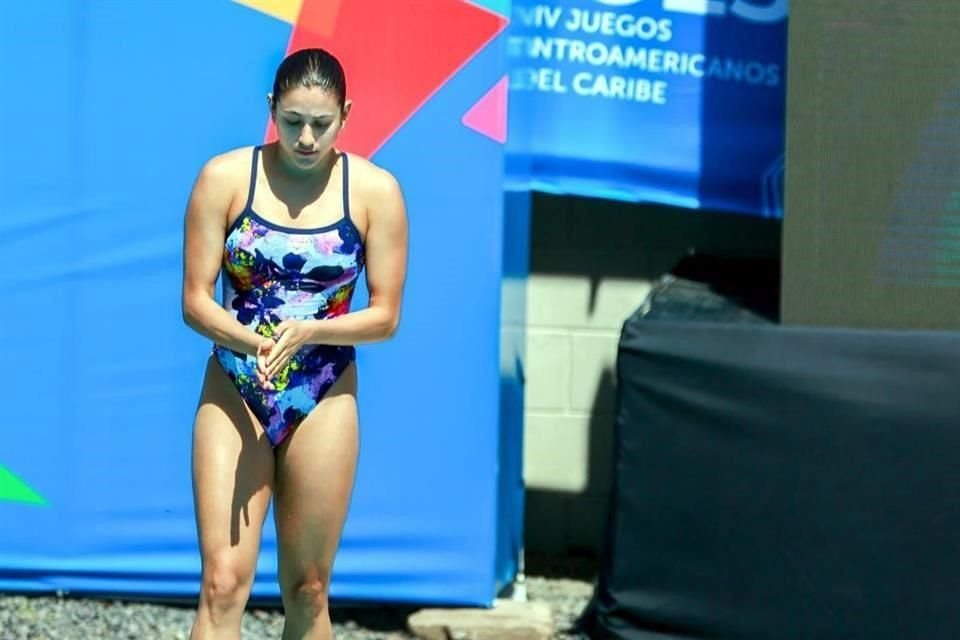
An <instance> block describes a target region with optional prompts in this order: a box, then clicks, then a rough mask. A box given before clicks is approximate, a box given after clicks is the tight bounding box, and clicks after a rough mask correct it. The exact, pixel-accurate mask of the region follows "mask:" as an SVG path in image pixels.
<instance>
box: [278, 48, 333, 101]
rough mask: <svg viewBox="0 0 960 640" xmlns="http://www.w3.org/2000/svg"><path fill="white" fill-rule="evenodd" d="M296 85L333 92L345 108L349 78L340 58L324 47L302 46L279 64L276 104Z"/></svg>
mask: <svg viewBox="0 0 960 640" xmlns="http://www.w3.org/2000/svg"><path fill="white" fill-rule="evenodd" d="M297 87H320V88H321V89H324V90H325V91H330V92H332V93H333V94H334V95H335V96H336V97H337V101H338V102H339V103H340V108H341V109H343V105H344V102H345V101H346V99H347V79H346V76H345V75H344V73H343V66H341V64H340V61H339V60H337V58H336V57H335V56H334V55H333V54H332V53H330V52H329V51H327V50H325V49H300V50H299V51H295V52H293V53H291V54H290V55H288V56H287V57H286V58H284V59H283V62H281V63H280V66H279V67H277V75H276V76H275V77H274V79H273V103H272V104H271V106H272V107H273V108H276V106H277V102H278V101H279V100H280V98H281V97H282V96H283V94H284V93H286V92H287V91H290V90H291V89H296V88H297Z"/></svg>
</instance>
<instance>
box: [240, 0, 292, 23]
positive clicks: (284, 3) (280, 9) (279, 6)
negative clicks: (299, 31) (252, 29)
mask: <svg viewBox="0 0 960 640" xmlns="http://www.w3.org/2000/svg"><path fill="white" fill-rule="evenodd" d="M233 1H234V2H236V3H237V4H242V5H244V6H245V7H250V8H251V9H255V10H256V11H260V12H262V13H265V14H267V15H268V16H273V17H274V18H277V19H278V20H283V21H284V22H289V23H290V24H296V23H297V18H298V17H300V7H301V6H303V0H233Z"/></svg>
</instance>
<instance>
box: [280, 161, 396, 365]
mask: <svg viewBox="0 0 960 640" xmlns="http://www.w3.org/2000/svg"><path fill="white" fill-rule="evenodd" d="M375 175H376V179H375V181H372V182H375V184H371V186H370V189H369V192H368V201H369V206H368V207H367V211H368V214H367V233H366V238H365V240H364V254H365V256H366V270H367V290H368V291H369V293H370V303H369V305H368V306H367V307H366V308H365V309H361V310H359V311H352V312H350V313H346V314H344V315H342V316H339V317H336V318H330V319H327V320H300V321H290V320H285V321H283V322H281V323H280V324H278V325H277V327H276V329H275V330H274V335H275V336H276V335H279V336H280V338H279V339H278V340H277V344H276V346H275V347H274V348H273V349H272V350H271V352H270V354H269V356H268V357H267V378H268V379H269V378H272V377H273V376H274V375H276V374H277V373H278V372H279V371H280V370H281V369H282V367H283V366H284V364H286V362H287V360H288V359H289V358H290V357H291V356H292V355H293V353H295V352H296V351H297V350H298V349H299V348H300V347H302V346H303V345H305V344H330V345H354V344H363V343H369V342H379V341H381V340H386V339H388V338H390V337H391V336H393V334H394V333H396V331H397V326H398V325H399V324H400V302H401V298H402V296H403V284H404V281H405V279H406V272H407V211H406V205H405V204H404V201H403V194H402V192H401V190H400V185H399V184H398V183H397V180H396V178H394V177H393V176H392V175H391V174H390V173H388V172H387V171H384V170H382V169H380V170H378V171H377V172H376V174H375Z"/></svg>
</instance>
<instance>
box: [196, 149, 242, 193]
mask: <svg viewBox="0 0 960 640" xmlns="http://www.w3.org/2000/svg"><path fill="white" fill-rule="evenodd" d="M252 154H253V147H252V146H247V147H238V148H236V149H231V150H229V151H225V152H223V153H219V154H217V155H215V156H213V157H211V158H210V159H208V160H207V161H206V162H205V163H204V164H203V167H202V168H201V169H200V177H201V178H202V179H206V180H208V181H210V182H212V183H215V184H217V185H218V186H226V185H233V184H236V182H237V181H238V180H239V181H241V182H245V181H246V180H248V179H249V177H250V161H251V158H252Z"/></svg>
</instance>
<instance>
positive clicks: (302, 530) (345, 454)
mask: <svg viewBox="0 0 960 640" xmlns="http://www.w3.org/2000/svg"><path fill="white" fill-rule="evenodd" d="M356 388H357V378H356V365H355V364H351V365H350V366H349V367H347V369H346V370H345V371H344V372H343V374H342V375H341V376H340V378H339V379H338V380H337V382H336V383H334V385H333V386H332V387H331V388H330V390H329V391H328V392H327V394H326V395H325V396H324V397H323V399H322V400H321V401H320V403H319V404H318V405H317V406H316V407H315V408H314V409H313V410H312V411H311V412H310V414H309V415H308V416H307V417H306V418H305V419H304V420H303V422H301V423H300V425H299V426H297V428H295V429H294V430H293V431H292V432H291V433H290V435H289V436H287V438H286V439H285V440H284V442H282V443H281V445H280V446H279V447H278V448H277V450H276V453H277V471H276V495H275V498H274V516H275V518H276V527H277V543H278V553H279V568H280V583H281V587H283V588H285V589H291V588H297V587H298V586H299V585H298V583H299V582H302V581H307V582H316V581H319V582H323V583H325V582H326V581H327V580H328V579H329V572H330V570H331V568H332V565H333V557H334V554H335V553H336V550H337V547H338V545H339V543H340V534H341V531H342V529H343V523H344V520H345V519H346V515H347V509H348V506H349V503H350V497H351V494H352V492H353V483H354V475H355V473H356V465H357V455H358V451H359V427H358V414H357V399H356ZM324 586H326V585H325V584H324Z"/></svg>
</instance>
